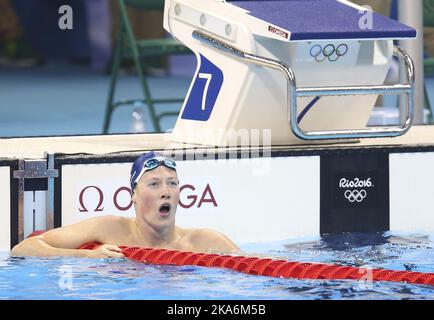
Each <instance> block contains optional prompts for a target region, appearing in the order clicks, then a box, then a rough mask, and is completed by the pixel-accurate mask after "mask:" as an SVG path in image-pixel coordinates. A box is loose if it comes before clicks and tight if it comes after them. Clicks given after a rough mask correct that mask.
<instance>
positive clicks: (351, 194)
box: [344, 190, 368, 203]
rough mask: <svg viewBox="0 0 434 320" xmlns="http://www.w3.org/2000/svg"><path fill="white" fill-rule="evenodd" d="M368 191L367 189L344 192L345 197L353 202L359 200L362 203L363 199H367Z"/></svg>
mask: <svg viewBox="0 0 434 320" xmlns="http://www.w3.org/2000/svg"><path fill="white" fill-rule="evenodd" d="M367 195H368V193H367V192H366V190H360V191H359V190H347V191H345V193H344V196H345V198H347V200H348V201H349V202H351V203H354V202H358V203H361V202H362V201H363V200H365V198H366V196H367Z"/></svg>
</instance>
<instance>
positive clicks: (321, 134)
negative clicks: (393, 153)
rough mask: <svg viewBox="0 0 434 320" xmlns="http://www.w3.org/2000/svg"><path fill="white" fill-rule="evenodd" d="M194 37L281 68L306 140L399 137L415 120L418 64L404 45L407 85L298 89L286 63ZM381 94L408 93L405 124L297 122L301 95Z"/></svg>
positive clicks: (398, 52)
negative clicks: (312, 125) (338, 126)
mask: <svg viewBox="0 0 434 320" xmlns="http://www.w3.org/2000/svg"><path fill="white" fill-rule="evenodd" d="M193 38H195V39H197V40H199V41H201V42H203V43H205V44H207V45H209V46H212V47H214V48H216V49H218V50H220V51H222V52H224V53H228V54H231V55H233V56H235V57H237V58H239V59H242V60H245V61H247V62H251V63H254V64H257V65H261V66H265V67H268V68H272V69H276V70H279V71H281V72H282V73H283V74H284V75H285V77H286V80H287V85H288V88H287V92H288V96H289V99H288V113H289V119H288V121H289V123H290V127H291V130H292V132H293V133H294V135H295V136H297V137H298V138H300V139H303V140H333V139H358V138H386V137H397V136H400V135H403V134H404V133H406V132H407V131H408V130H409V129H410V127H411V126H412V125H413V119H414V91H415V88H414V81H415V75H414V65H413V61H412V60H411V57H410V56H409V55H408V54H407V53H406V52H405V51H404V50H403V49H401V48H399V47H396V46H395V50H394V56H396V57H398V58H399V59H401V60H403V61H404V63H405V66H406V71H407V81H408V83H407V84H394V85H370V86H341V87H316V88H315V87H313V88H309V87H306V88H297V85H296V79H295V73H294V71H293V70H292V69H291V68H290V67H289V66H288V65H287V64H285V63H284V62H282V61H278V60H272V59H269V58H265V57H260V56H256V55H253V54H249V53H246V52H243V51H241V50H239V49H237V48H235V47H233V46H231V45H229V44H227V43H225V42H223V41H221V40H219V39H216V38H215V37H214V36H212V35H210V34H207V33H204V32H202V31H197V30H196V31H193ZM377 94H406V95H407V97H408V99H407V102H408V103H407V115H406V118H405V122H404V124H401V125H400V126H398V127H372V128H366V129H353V130H317V131H304V130H303V129H301V128H300V126H299V125H298V121H297V117H298V114H297V97H308V96H340V95H342V96H343V95H377Z"/></svg>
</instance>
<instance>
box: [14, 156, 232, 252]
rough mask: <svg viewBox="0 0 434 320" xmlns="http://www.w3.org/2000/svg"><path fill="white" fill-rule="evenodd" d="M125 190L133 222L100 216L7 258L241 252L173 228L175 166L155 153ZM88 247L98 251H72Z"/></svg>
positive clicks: (30, 242) (226, 242)
mask: <svg viewBox="0 0 434 320" xmlns="http://www.w3.org/2000/svg"><path fill="white" fill-rule="evenodd" d="M130 184H131V190H132V201H133V203H134V208H135V211H136V217H135V219H132V218H125V217H118V216H103V217H97V218H91V219H88V220H85V221H82V222H79V223H77V224H73V225H69V226H65V227H61V228H56V229H53V230H50V231H47V232H45V233H43V234H41V235H38V236H35V237H31V238H28V239H26V240H24V241H22V242H21V243H19V244H18V245H16V246H15V247H14V248H13V249H12V251H11V256H76V257H86V258H121V257H123V254H122V253H121V249H120V248H119V247H118V246H134V247H147V248H162V249H171V250H181V251H193V252H203V253H226V254H228V253H229V254H231V253H233V254H237V253H239V252H240V249H239V248H238V247H237V246H236V245H235V244H234V243H233V242H232V241H231V240H230V239H229V238H228V237H226V236H225V235H223V234H221V233H219V232H217V231H214V230H210V229H186V228H180V227H178V226H175V213H176V209H177V207H178V201H179V193H180V190H179V181H178V175H177V172H176V163H175V161H174V160H172V159H170V158H166V157H164V156H163V155H161V154H158V153H155V152H148V153H145V154H143V155H141V156H140V157H139V158H138V159H137V160H136V161H135V162H134V164H133V166H132V169H131V177H130ZM90 242H99V243H102V244H103V245H102V246H101V247H99V248H98V249H96V250H81V249H77V248H80V247H81V246H82V245H84V244H86V243H90Z"/></svg>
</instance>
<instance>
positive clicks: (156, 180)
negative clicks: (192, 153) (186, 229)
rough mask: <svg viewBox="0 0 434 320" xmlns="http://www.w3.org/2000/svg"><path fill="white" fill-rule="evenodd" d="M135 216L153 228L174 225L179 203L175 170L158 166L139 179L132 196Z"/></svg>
mask: <svg viewBox="0 0 434 320" xmlns="http://www.w3.org/2000/svg"><path fill="white" fill-rule="evenodd" d="M132 199H133V202H134V203H135V208H136V215H137V217H138V218H140V219H145V220H146V222H148V223H149V224H152V225H153V226H154V227H158V226H163V225H168V224H174V223H175V213H176V207H177V206H178V201H179V181H178V175H177V174H176V171H175V170H172V169H169V168H167V167H165V166H159V167H157V168H155V169H154V170H151V171H147V172H145V173H144V174H143V176H142V177H141V178H140V180H139V183H138V184H137V186H136V188H135V190H134V194H133V197H132Z"/></svg>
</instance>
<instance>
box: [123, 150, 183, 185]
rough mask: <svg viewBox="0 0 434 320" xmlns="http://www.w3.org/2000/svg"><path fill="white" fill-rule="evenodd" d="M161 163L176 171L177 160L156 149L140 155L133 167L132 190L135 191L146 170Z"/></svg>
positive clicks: (131, 176)
mask: <svg viewBox="0 0 434 320" xmlns="http://www.w3.org/2000/svg"><path fill="white" fill-rule="evenodd" d="M161 165H163V166H165V167H167V168H169V169H172V170H175V171H176V163H175V160H173V159H170V158H167V157H165V156H164V155H162V154H160V153H157V152H155V151H150V152H147V153H144V154H142V155H141V156H140V157H138V158H137V159H136V161H134V163H133V166H132V167H131V173H130V186H131V192H133V191H134V188H135V187H136V185H137V183H138V182H139V180H140V178H141V177H142V176H143V174H144V173H145V172H146V171H150V170H153V169H155V168H157V167H159V166H161Z"/></svg>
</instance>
